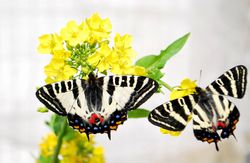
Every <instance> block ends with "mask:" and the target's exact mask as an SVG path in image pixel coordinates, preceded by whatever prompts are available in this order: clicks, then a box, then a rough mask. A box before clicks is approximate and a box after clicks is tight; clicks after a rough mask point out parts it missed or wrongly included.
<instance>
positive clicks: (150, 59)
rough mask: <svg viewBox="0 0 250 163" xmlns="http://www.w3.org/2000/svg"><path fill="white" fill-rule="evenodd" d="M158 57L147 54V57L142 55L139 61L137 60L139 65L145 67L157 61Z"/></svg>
mask: <svg viewBox="0 0 250 163" xmlns="http://www.w3.org/2000/svg"><path fill="white" fill-rule="evenodd" d="M157 59H158V56H157V55H147V56H145V57H142V58H141V59H139V60H138V61H136V63H135V64H136V65H137V66H142V67H144V68H148V67H150V66H151V65H152V64H153V63H154V62H156V61H157Z"/></svg>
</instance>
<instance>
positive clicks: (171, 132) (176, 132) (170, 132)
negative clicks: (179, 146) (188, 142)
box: [160, 128, 181, 136]
mask: <svg viewBox="0 0 250 163" xmlns="http://www.w3.org/2000/svg"><path fill="white" fill-rule="evenodd" d="M160 131H161V133H163V134H169V135H171V136H179V135H180V134H181V131H170V130H166V129H163V128H160Z"/></svg>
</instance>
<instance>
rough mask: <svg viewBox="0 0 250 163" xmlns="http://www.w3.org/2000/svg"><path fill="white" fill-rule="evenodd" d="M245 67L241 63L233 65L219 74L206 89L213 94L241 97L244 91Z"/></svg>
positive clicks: (245, 80)
mask: <svg viewBox="0 0 250 163" xmlns="http://www.w3.org/2000/svg"><path fill="white" fill-rule="evenodd" d="M246 84H247V68H246V67H245V66H243V65H239V66H235V67H233V68H231V69H230V70H228V71H227V72H225V73H224V74H223V75H221V76H220V77H219V78H218V79H216V80H215V81H214V82H213V83H211V84H210V85H209V86H208V87H207V88H206V90H207V91H210V92H212V93H213V94H221V95H226V96H231V97H235V98H242V97H243V96H244V94H245V91H246Z"/></svg>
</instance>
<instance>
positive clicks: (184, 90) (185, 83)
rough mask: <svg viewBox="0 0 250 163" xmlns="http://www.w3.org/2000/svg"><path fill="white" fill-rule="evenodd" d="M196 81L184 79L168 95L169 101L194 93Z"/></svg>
mask: <svg viewBox="0 0 250 163" xmlns="http://www.w3.org/2000/svg"><path fill="white" fill-rule="evenodd" d="M195 82H196V81H191V80H190V79H187V78H186V79H184V80H182V82H181V85H180V86H179V87H175V88H174V90H173V91H172V92H171V93H170V100H174V99H177V98H180V97H183V96H186V95H189V94H193V93H195V88H196V86H197V85H196V83H195Z"/></svg>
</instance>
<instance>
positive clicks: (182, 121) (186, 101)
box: [148, 95, 198, 131]
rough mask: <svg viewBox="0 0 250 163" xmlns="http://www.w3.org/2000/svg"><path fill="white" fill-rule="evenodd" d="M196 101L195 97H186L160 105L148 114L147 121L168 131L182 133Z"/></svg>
mask: <svg viewBox="0 0 250 163" xmlns="http://www.w3.org/2000/svg"><path fill="white" fill-rule="evenodd" d="M197 100H198V97H197V95H188V96H184V97H182V98H178V99H175V100H172V101H170V102H168V103H165V104H162V105H160V106H158V107H157V108H155V109H153V110H152V111H151V112H150V114H149V117H148V120H149V122H151V123H152V124H154V125H156V126H158V127H161V128H164V129H167V130H170V131H182V130H183V129H184V128H185V127H186V125H187V123H188V121H189V118H190V116H191V114H192V110H193V107H194V106H195V105H196V103H197Z"/></svg>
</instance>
